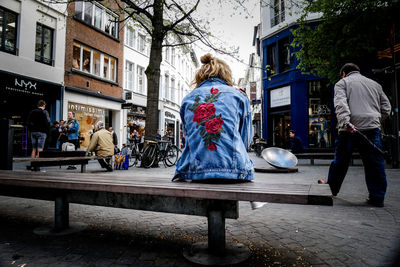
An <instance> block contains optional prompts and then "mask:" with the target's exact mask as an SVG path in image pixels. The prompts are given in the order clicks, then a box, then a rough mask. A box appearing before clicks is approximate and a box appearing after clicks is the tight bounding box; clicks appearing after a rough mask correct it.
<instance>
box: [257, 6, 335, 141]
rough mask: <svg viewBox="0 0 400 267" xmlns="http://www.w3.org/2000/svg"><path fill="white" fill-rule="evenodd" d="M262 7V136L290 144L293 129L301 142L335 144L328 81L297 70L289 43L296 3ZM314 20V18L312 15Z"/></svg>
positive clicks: (294, 22) (314, 21) (332, 111)
mask: <svg viewBox="0 0 400 267" xmlns="http://www.w3.org/2000/svg"><path fill="white" fill-rule="evenodd" d="M273 2H274V3H275V4H276V5H277V6H275V8H274V7H271V6H265V7H262V8H261V15H262V18H261V20H262V33H261V50H262V51H261V52H262V88H263V122H262V123H263V138H264V139H266V140H267V141H268V144H269V145H271V146H278V147H283V148H288V147H289V130H290V129H293V130H295V131H296V135H297V136H299V137H300V138H301V139H302V141H303V145H304V147H308V148H326V147H332V146H333V144H332V143H333V142H332V141H333V140H334V136H333V133H334V131H333V130H334V129H335V128H334V127H335V121H334V120H335V116H334V110H333V107H332V106H333V102H332V101H333V92H332V86H329V85H328V80H327V79H321V78H318V77H315V76H313V75H310V74H305V73H302V71H300V70H298V69H296V66H297V65H298V61H297V59H296V57H295V56H294V54H293V52H295V51H294V50H293V47H291V46H290V43H291V42H292V39H293V36H292V34H291V32H290V30H291V29H293V28H294V27H296V18H295V17H293V16H291V15H288V14H294V13H295V12H293V10H291V12H288V9H295V8H296V7H285V6H284V3H285V1H273ZM310 23H318V18H314V19H312V18H311V19H310Z"/></svg>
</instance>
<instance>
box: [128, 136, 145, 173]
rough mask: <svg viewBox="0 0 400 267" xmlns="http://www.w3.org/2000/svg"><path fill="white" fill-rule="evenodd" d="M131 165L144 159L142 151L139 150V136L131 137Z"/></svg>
mask: <svg viewBox="0 0 400 267" xmlns="http://www.w3.org/2000/svg"><path fill="white" fill-rule="evenodd" d="M129 151H130V152H129V167H133V166H135V165H137V164H138V163H139V161H141V160H142V153H141V152H140V150H139V140H138V139H137V138H131V139H129Z"/></svg>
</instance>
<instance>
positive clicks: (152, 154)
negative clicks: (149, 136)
mask: <svg viewBox="0 0 400 267" xmlns="http://www.w3.org/2000/svg"><path fill="white" fill-rule="evenodd" d="M155 160H156V147H155V146H154V145H150V144H149V145H147V146H146V148H145V149H144V150H143V155H142V164H141V166H142V167H145V168H150V167H151V165H153V163H154V161H155Z"/></svg>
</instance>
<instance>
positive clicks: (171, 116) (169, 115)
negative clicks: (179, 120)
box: [165, 111, 175, 119]
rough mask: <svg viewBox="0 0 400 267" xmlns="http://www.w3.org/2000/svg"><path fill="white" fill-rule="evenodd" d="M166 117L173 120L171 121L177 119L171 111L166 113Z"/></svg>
mask: <svg viewBox="0 0 400 267" xmlns="http://www.w3.org/2000/svg"><path fill="white" fill-rule="evenodd" d="M165 117H168V118H171V119H175V115H174V114H172V113H171V112H169V111H165Z"/></svg>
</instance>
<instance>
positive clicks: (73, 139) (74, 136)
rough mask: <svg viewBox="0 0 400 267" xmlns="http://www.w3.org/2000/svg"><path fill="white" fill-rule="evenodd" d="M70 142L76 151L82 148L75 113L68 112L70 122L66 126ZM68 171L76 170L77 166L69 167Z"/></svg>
mask: <svg viewBox="0 0 400 267" xmlns="http://www.w3.org/2000/svg"><path fill="white" fill-rule="evenodd" d="M64 125H65V126H64V128H65V132H66V136H67V138H68V142H69V143H72V144H74V146H75V150H77V149H79V148H80V145H79V123H78V121H77V120H76V119H75V113H74V112H73V111H68V121H67V122H66V123H65V124H64ZM67 169H68V170H75V169H76V167H75V166H68V168H67Z"/></svg>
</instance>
